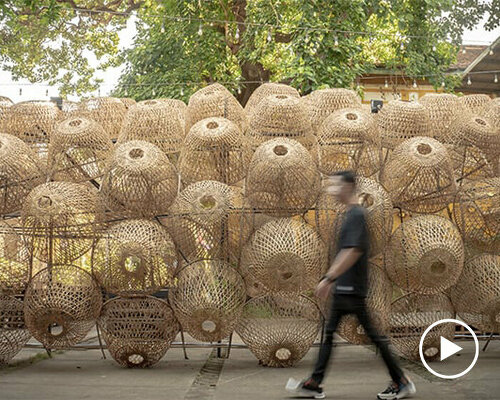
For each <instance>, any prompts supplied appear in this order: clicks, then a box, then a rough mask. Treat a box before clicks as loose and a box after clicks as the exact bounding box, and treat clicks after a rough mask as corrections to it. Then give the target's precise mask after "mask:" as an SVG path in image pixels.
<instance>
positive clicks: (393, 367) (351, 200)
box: [287, 171, 416, 399]
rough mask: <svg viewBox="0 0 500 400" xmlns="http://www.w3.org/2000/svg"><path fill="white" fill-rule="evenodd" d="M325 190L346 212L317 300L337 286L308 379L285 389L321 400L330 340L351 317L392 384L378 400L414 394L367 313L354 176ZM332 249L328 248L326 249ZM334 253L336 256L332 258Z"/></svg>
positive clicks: (363, 231) (364, 242)
mask: <svg viewBox="0 0 500 400" xmlns="http://www.w3.org/2000/svg"><path fill="white" fill-rule="evenodd" d="M324 190H325V191H326V192H327V193H329V194H331V195H333V196H335V197H336V198H337V199H338V200H339V201H340V202H341V203H343V204H345V205H346V207H347V210H346V212H345V213H344V214H343V215H342V216H341V217H340V218H342V220H341V222H342V225H341V227H340V231H339V235H338V238H337V245H336V255H335V257H331V259H333V262H331V265H330V269H329V270H328V272H327V273H326V275H325V276H324V277H323V279H322V280H321V282H320V283H319V285H318V287H317V288H316V295H317V296H318V297H319V298H321V299H324V300H326V298H327V297H328V294H329V293H330V291H331V290H332V286H333V282H336V286H335V292H334V293H333V296H332V297H333V302H332V306H331V310H330V317H329V320H328V323H327V325H326V328H325V338H324V343H323V345H322V346H321V349H320V351H319V356H318V360H317V362H316V366H315V368H314V372H313V373H312V375H311V377H310V378H308V379H305V380H303V381H301V382H295V383H294V382H293V380H292V379H291V380H290V381H289V383H288V384H287V389H288V390H289V391H292V392H294V393H297V394H299V395H301V396H307V397H313V398H315V399H323V398H325V394H324V392H323V389H322V388H321V386H320V385H321V382H322V381H323V378H324V377H325V372H326V369H327V366H328V363H329V360H330V355H331V352H332V344H333V334H334V332H335V331H336V329H337V326H338V324H339V322H340V319H341V318H342V316H344V315H347V314H354V315H356V316H357V317H358V320H359V322H360V323H361V325H362V326H363V328H364V330H365V331H366V334H367V335H368V337H369V338H370V339H371V341H372V342H373V343H374V344H375V345H376V346H377V347H378V349H379V351H380V353H381V354H382V358H383V359H384V362H385V365H386V366H387V369H388V370H389V374H390V375H391V378H392V382H391V383H390V385H389V387H388V388H387V389H386V390H384V391H383V392H381V393H379V394H378V396H377V398H378V399H403V398H406V397H409V396H411V395H412V394H414V393H416V390H415V385H414V384H413V382H411V381H410V380H409V379H408V378H407V377H405V376H404V374H403V372H402V371H401V368H400V367H399V365H398V363H397V362H396V360H395V359H394V357H393V355H392V354H391V352H390V350H389V347H388V339H387V338H385V337H381V336H379V335H378V333H377V331H376V330H375V329H374V327H373V326H372V323H371V320H370V317H369V315H368V312H367V308H366V303H365V298H366V293H367V286H368V270H367V267H368V253H369V237H368V229H367V225H366V217H365V209H364V208H363V207H362V206H360V205H359V204H358V198H357V196H356V176H355V174H354V173H353V172H351V171H343V172H338V173H336V174H334V175H332V176H329V177H328V178H327V179H326V180H325V187H324ZM330 245H331V244H330ZM334 253H335V252H334Z"/></svg>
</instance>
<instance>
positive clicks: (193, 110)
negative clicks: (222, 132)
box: [186, 83, 248, 133]
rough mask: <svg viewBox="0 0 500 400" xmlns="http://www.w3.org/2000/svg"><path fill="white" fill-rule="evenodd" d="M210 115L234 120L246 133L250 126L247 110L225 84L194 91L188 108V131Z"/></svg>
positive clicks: (215, 84) (216, 84)
mask: <svg viewBox="0 0 500 400" xmlns="http://www.w3.org/2000/svg"><path fill="white" fill-rule="evenodd" d="M209 117H223V118H227V119H228V120H230V121H232V122H234V123H235V124H236V125H238V127H239V128H240V130H241V132H243V133H245V132H246V130H247V127H248V121H247V116H246V113H245V110H244V109H243V107H242V106H241V104H240V103H239V102H238V100H236V98H235V97H234V96H233V95H232V94H231V92H230V91H229V90H227V89H226V88H225V87H224V86H222V85H220V84H218V83H214V84H212V85H209V86H206V87H204V88H203V89H200V90H198V91H197V92H195V93H193V95H192V96H191V97H190V99H189V103H188V106H187V110H186V132H189V130H190V129H191V127H192V126H193V125H194V124H195V123H197V122H198V121H201V120H202V119H205V118H209Z"/></svg>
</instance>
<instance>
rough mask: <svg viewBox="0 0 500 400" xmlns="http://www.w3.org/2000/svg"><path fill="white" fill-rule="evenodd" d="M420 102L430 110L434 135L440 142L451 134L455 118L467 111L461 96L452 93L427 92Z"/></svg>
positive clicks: (432, 133)
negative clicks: (460, 98)
mask: <svg viewBox="0 0 500 400" xmlns="http://www.w3.org/2000/svg"><path fill="white" fill-rule="evenodd" d="M419 102H420V104H423V105H424V106H425V107H426V108H427V110H428V112H429V120H430V123H431V135H432V137H433V138H434V139H436V140H439V141H440V142H442V141H443V139H444V138H446V137H448V136H449V135H450V128H451V125H452V124H453V122H454V120H455V119H456V118H457V117H459V116H461V115H463V114H464V113H466V112H467V108H466V107H465V106H464V104H463V103H462V102H461V101H460V100H459V97H458V96H456V95H454V94H450V93H427V94H426V95H425V96H423V97H422V98H420V99H419Z"/></svg>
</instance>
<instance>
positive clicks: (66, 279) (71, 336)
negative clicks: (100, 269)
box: [24, 265, 102, 349]
mask: <svg viewBox="0 0 500 400" xmlns="http://www.w3.org/2000/svg"><path fill="white" fill-rule="evenodd" d="M101 306H102V295H101V291H100V290H99V287H98V285H97V282H96V281H95V279H94V278H92V276H91V275H90V274H89V273H87V272H86V271H84V270H83V269H81V268H78V267H75V266H73V265H53V266H51V267H48V268H44V269H42V270H41V271H39V272H38V273H37V274H36V275H34V276H33V278H32V279H31V280H30V283H29V285H28V289H27V290H26V296H25V299H24V316H25V320H26V326H27V327H28V329H29V330H30V332H31V334H32V335H33V336H34V337H35V338H36V339H37V340H38V341H39V342H41V343H42V344H43V345H44V346H45V347H46V348H49V349H64V348H67V347H69V346H73V345H75V344H77V343H79V342H80V341H82V340H83V339H84V338H85V336H86V335H87V334H88V333H89V331H90V330H91V329H92V327H93V326H94V323H95V321H96V319H97V318H98V317H99V313H100V311H101Z"/></svg>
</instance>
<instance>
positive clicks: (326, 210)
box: [315, 177, 393, 256]
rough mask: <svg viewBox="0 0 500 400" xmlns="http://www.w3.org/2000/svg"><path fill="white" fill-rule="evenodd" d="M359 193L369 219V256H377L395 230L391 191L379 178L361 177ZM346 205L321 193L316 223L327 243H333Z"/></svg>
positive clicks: (357, 191)
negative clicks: (393, 227)
mask: <svg viewBox="0 0 500 400" xmlns="http://www.w3.org/2000/svg"><path fill="white" fill-rule="evenodd" d="M356 195H357V197H358V200H359V204H360V205H362V206H363V207H365V210H366V220H367V221H366V222H367V225H368V233H369V235H370V256H375V255H377V254H379V253H380V252H382V250H383V249H384V248H385V247H386V244H387V241H388V239H389V237H390V235H391V233H392V225H393V209H392V202H391V199H390V197H389V193H387V192H386V191H385V189H384V188H383V187H382V186H381V185H380V184H379V183H377V182H376V181H374V180H372V179H369V178H363V177H358V178H357V180H356ZM345 211H346V207H345V206H344V205H343V204H341V203H340V202H339V201H337V200H336V199H335V197H334V196H332V195H330V194H328V193H326V192H322V193H321V194H320V196H319V198H318V201H317V202H316V213H315V223H316V229H317V230H318V232H319V234H320V235H321V238H322V239H323V241H324V242H325V243H333V242H334V241H335V236H336V235H338V233H339V230H340V227H341V226H342V218H341V214H342V213H344V212H345Z"/></svg>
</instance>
